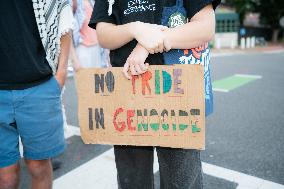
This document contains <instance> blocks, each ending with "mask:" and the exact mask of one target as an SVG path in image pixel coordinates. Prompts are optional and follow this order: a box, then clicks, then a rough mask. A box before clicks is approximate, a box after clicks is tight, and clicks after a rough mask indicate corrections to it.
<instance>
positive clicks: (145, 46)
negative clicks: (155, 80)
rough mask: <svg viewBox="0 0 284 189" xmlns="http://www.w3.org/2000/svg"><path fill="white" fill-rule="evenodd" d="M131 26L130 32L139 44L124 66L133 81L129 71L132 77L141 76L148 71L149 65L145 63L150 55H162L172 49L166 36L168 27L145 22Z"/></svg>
mask: <svg viewBox="0 0 284 189" xmlns="http://www.w3.org/2000/svg"><path fill="white" fill-rule="evenodd" d="M131 24H132V25H131V28H130V31H131V33H132V35H133V36H134V38H135V39H136V40H137V42H138V44H137V46H136V47H135V48H134V49H133V51H132V52H131V54H130V55H129V57H128V58H127V60H126V63H125V64H124V68H123V73H124V75H125V77H126V78H128V79H131V76H130V75H129V74H128V71H129V70H130V72H131V75H140V74H143V73H145V72H146V71H147V69H148V66H149V64H148V63H145V61H146V59H147V57H148V56H149V54H155V53H162V52H164V51H168V50H170V49H171V48H170V45H169V42H168V41H167V39H166V35H165V31H166V30H167V29H168V28H167V27H165V26H161V25H156V24H148V23H143V22H133V23H131Z"/></svg>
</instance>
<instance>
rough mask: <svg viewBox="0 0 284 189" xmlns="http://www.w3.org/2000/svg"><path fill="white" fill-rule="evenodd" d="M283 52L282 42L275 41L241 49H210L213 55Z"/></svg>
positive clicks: (283, 45)
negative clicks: (275, 42)
mask: <svg viewBox="0 0 284 189" xmlns="http://www.w3.org/2000/svg"><path fill="white" fill-rule="evenodd" d="M276 52H283V53H284V44H281V43H277V44H272V43H268V45H266V46H257V47H254V48H248V49H241V48H239V47H238V48H235V49H230V48H224V49H212V55H213V56H221V55H224V56H226V55H232V54H244V53H276Z"/></svg>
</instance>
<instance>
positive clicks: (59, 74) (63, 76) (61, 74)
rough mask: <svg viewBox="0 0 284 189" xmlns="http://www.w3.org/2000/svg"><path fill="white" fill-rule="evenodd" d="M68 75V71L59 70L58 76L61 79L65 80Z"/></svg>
mask: <svg viewBox="0 0 284 189" xmlns="http://www.w3.org/2000/svg"><path fill="white" fill-rule="evenodd" d="M66 75H67V70H57V72H56V76H57V77H60V78H65V77H66Z"/></svg>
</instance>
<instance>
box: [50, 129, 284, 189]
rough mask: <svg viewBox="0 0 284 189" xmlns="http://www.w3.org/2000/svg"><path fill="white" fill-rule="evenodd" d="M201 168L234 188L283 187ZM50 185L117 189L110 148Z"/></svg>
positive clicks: (71, 133)
mask: <svg viewBox="0 0 284 189" xmlns="http://www.w3.org/2000/svg"><path fill="white" fill-rule="evenodd" d="M68 132H69V133H68ZM67 133H68V137H71V136H74V135H77V136H78V135H80V133H79V128H78V127H75V126H69V127H68V131H67ZM202 168H203V172H204V173H205V174H206V175H210V176H213V177H216V178H220V179H224V180H227V181H230V182H234V183H237V184H238V187H237V189H284V185H281V184H277V183H274V182H271V181H268V180H264V179H261V178H257V177H254V176H250V175H247V174H244V173H240V172H237V171H233V170H230V169H226V168H223V167H219V166H215V165H212V164H208V163H205V162H202ZM157 171H159V165H158V161H157V156H156V155H155V161H154V173H156V172H157ZM53 188H54V189H62V188H68V189H77V188H84V189H93V188H104V189H114V188H117V181H116V168H115V162H114V153H113V149H110V150H108V151H106V152H104V153H103V154H101V155H100V156H98V157H96V158H94V159H92V160H90V161H88V162H86V163H85V164H83V165H81V166H79V167H77V168H76V169H74V170H72V171H70V172H68V173H67V174H65V175H63V176H61V177H59V178H57V179H56V180H54V185H53Z"/></svg>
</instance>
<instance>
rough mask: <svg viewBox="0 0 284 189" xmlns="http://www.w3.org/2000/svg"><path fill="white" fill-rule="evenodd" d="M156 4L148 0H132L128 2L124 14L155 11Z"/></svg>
mask: <svg viewBox="0 0 284 189" xmlns="http://www.w3.org/2000/svg"><path fill="white" fill-rule="evenodd" d="M155 10H156V4H155V3H151V2H149V1H148V0H131V1H129V2H128V4H127V9H126V10H124V12H123V13H124V15H130V14H132V13H136V12H148V11H155Z"/></svg>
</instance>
